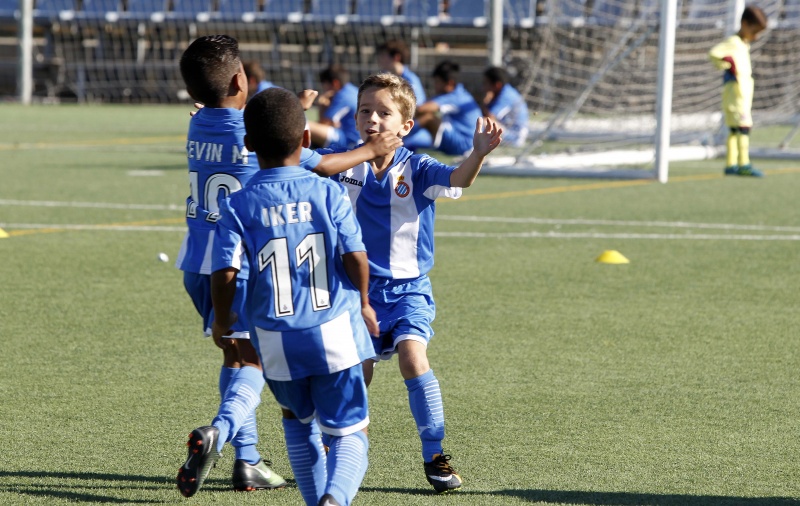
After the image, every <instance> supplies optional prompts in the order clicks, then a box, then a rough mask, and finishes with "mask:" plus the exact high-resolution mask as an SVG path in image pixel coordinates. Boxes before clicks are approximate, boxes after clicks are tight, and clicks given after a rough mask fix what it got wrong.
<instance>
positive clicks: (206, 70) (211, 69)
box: [180, 35, 242, 107]
mask: <svg viewBox="0 0 800 506" xmlns="http://www.w3.org/2000/svg"><path fill="white" fill-rule="evenodd" d="M241 66H242V60H241V57H240V55H239V42H237V40H236V39H234V38H233V37H230V36H228V35H208V36H205V37H200V38H199V39H196V40H195V41H194V42H192V43H191V44H189V47H188V48H186V51H184V52H183V55H182V56H181V62H180V67H181V76H183V82H184V83H186V88H187V90H188V91H189V95H191V96H192V98H193V99H195V100H197V101H198V102H202V103H204V104H205V105H207V106H210V107H216V106H217V105H218V104H219V103H220V102H221V101H222V100H223V99H224V98H225V96H226V95H227V94H228V87H229V86H230V83H231V79H233V76H235V75H236V74H237V73H238V72H240V71H241Z"/></svg>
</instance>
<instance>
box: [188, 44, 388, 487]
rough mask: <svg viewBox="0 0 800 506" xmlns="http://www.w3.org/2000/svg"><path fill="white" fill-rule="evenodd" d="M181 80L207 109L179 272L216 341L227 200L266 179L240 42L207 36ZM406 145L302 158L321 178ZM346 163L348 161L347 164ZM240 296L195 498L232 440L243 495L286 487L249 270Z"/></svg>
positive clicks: (195, 128) (196, 464)
mask: <svg viewBox="0 0 800 506" xmlns="http://www.w3.org/2000/svg"><path fill="white" fill-rule="evenodd" d="M180 69H181V75H182V76H183V78H184V81H185V83H186V87H187V89H188V91H189V93H190V95H191V96H192V98H194V99H195V100H198V101H200V102H203V104H204V106H203V107H202V108H200V110H198V111H197V112H196V113H195V114H194V115H193V117H192V119H191V122H190V125H189V132H188V135H187V142H186V154H187V158H188V163H189V187H190V195H189V197H188V198H187V199H186V225H187V227H188V231H187V233H186V236H185V238H184V241H183V244H182V246H181V249H180V253H179V254H178V258H177V261H176V266H177V267H178V268H179V269H181V270H182V271H184V287H185V288H186V291H187V293H188V294H189V296H190V298H191V300H192V302H193V303H194V306H195V308H196V309H197V311H198V313H199V314H200V316H201V317H202V318H203V330H204V331H205V334H206V335H211V326H212V321H213V309H212V301H211V279H210V275H211V250H212V246H213V243H214V228H215V223H216V221H217V220H218V219H219V199H220V197H226V196H228V195H229V194H231V193H233V192H236V191H238V190H240V189H241V188H242V187H243V186H244V185H245V184H246V183H247V181H249V179H250V178H251V177H252V176H253V174H255V173H256V172H258V165H257V160H256V157H255V156H252V155H251V154H250V153H249V151H248V150H247V148H246V147H245V144H244V135H245V130H244V116H243V112H242V109H244V106H245V103H246V102H247V90H248V88H247V79H246V77H245V73H244V69H243V66H242V62H241V59H240V54H239V45H238V42H237V41H236V39H234V38H232V37H229V36H226V35H211V36H206V37H200V38H198V39H197V40H195V41H194V42H192V43H191V45H189V47H188V48H187V49H186V51H185V52H184V54H183V55H182V57H181V60H180ZM399 145H400V140H399V139H397V137H396V136H393V135H391V134H388V135H386V136H383V137H382V138H381V139H378V142H372V143H367V144H365V145H363V146H361V147H359V148H358V149H355V150H352V151H350V152H348V153H342V154H337V155H332V156H330V155H328V156H324V157H323V156H320V155H319V154H317V153H314V152H313V151H309V150H304V151H303V152H302V160H301V165H302V166H304V167H306V168H308V169H313V170H314V171H315V172H317V173H319V174H321V175H330V174H332V173H335V172H336V171H341V170H344V169H345V168H348V167H352V166H353V165H354V164H356V163H360V162H362V161H364V160H368V159H371V158H372V157H374V156H375V155H376V153H386V152H390V151H392V150H393V149H394V148H395V147H396V146H399ZM342 156H344V158H339V157H342ZM237 283H238V285H239V287H240V289H239V290H238V291H237V297H236V299H235V304H236V311H237V312H238V313H239V321H238V322H237V323H235V324H234V326H233V334H232V337H233V338H234V339H233V340H232V341H231V342H230V344H229V345H227V346H225V347H222V346H220V347H221V348H222V350H223V364H222V367H221V369H220V373H219V392H220V397H221V403H220V406H219V409H218V411H217V416H216V417H215V418H214V420H213V421H212V424H211V425H210V426H204V427H199V428H197V429H195V430H194V431H193V432H192V433H191V435H190V437H189V442H188V446H189V452H188V456H187V459H186V462H185V463H184V464H183V466H182V467H181V469H180V470H179V472H178V476H177V484H178V488H179V489H180V491H181V493H182V494H183V495H184V496H186V497H190V496H192V495H194V494H195V493H196V492H197V491H198V490H199V489H200V487H201V486H202V484H203V481H204V480H205V479H206V477H207V476H208V473H209V471H210V469H211V466H210V465H207V464H206V463H207V462H208V460H209V458H208V455H202V454H199V453H198V447H200V446H202V447H204V448H207V449H208V451H210V452H213V453H214V454H216V455H218V454H219V453H220V452H221V451H222V447H223V446H224V444H225V443H226V442H227V441H230V442H231V445H232V446H233V447H234V449H235V454H236V462H235V463H234V471H233V486H234V488H236V489H237V490H255V489H270V488H276V487H282V486H284V485H285V481H284V480H283V478H281V477H280V476H278V475H277V474H275V473H274V472H273V471H272V470H271V469H270V468H269V466H268V463H267V461H264V460H263V459H262V458H261V456H260V454H259V452H258V450H257V449H256V446H255V445H256V443H257V442H258V432H257V429H256V421H255V408H256V406H258V404H259V402H260V399H261V391H262V389H263V387H264V378H263V376H262V373H261V363H260V361H259V358H258V355H257V353H256V351H255V349H254V348H253V346H252V344H251V342H250V329H249V325H248V321H247V313H246V311H244V307H245V292H246V286H247V266H243V267H242V269H241V270H240V273H239V277H238V278H237Z"/></svg>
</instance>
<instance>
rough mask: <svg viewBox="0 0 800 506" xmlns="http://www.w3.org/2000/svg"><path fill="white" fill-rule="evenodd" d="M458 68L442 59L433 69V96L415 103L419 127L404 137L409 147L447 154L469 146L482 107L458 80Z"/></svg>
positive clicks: (459, 151)
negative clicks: (417, 104) (420, 102)
mask: <svg viewBox="0 0 800 506" xmlns="http://www.w3.org/2000/svg"><path fill="white" fill-rule="evenodd" d="M459 69H460V67H459V65H458V63H456V62H453V61H448V60H445V61H443V62H441V63H439V64H438V65H437V66H436V68H435V69H434V70H433V74H432V75H433V88H434V91H435V92H436V96H435V97H433V98H432V99H430V100H428V101H427V102H425V103H423V104H420V105H419V106H417V110H416V124H417V125H419V126H420V129H419V130H418V131H416V133H414V134H413V135H411V136H410V137H408V138H406V139H404V145H405V146H406V147H407V148H408V149H412V150H416V149H420V148H434V149H437V150H439V151H442V152H444V153H446V154H448V155H464V154H466V153H467V152H468V151H469V150H470V149H472V133H473V131H474V130H475V121H477V119H478V118H479V117H480V116H481V108H480V106H479V105H478V103H477V102H476V101H475V99H474V98H472V95H470V93H469V92H468V91H467V90H466V89H465V88H464V85H463V84H461V83H460V82H458V75H459Z"/></svg>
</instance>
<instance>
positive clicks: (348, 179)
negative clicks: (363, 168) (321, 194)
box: [339, 176, 364, 186]
mask: <svg viewBox="0 0 800 506" xmlns="http://www.w3.org/2000/svg"><path fill="white" fill-rule="evenodd" d="M339 181H341V182H342V183H347V184H353V185H356V186H364V182H363V181H359V180H358V179H353V178H352V177H347V176H341V177H340V178H339Z"/></svg>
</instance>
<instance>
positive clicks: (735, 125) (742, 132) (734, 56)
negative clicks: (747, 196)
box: [708, 5, 767, 177]
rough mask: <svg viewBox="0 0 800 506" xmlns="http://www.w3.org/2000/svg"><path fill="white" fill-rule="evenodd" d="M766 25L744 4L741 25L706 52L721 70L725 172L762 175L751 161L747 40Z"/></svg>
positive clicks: (763, 18) (755, 10)
mask: <svg viewBox="0 0 800 506" xmlns="http://www.w3.org/2000/svg"><path fill="white" fill-rule="evenodd" d="M766 28H767V16H766V14H764V11H763V10H761V9H760V8H759V7H756V6H754V5H749V6H747V7H745V9H744V12H743V13H742V22H741V28H740V29H739V32H738V33H737V34H736V35H731V36H730V37H728V38H727V39H725V40H724V41H722V42H720V43H719V44H717V45H716V46H714V47H713V48H711V51H709V53H708V55H709V57H710V58H711V61H712V62H713V63H714V66H716V67H717V69H719V70H723V71H724V73H723V75H722V82H723V85H722V112H723V114H724V115H725V125H727V127H728V128H729V129H730V133H729V134H728V141H727V157H726V160H725V174H726V175H729V176H754V177H762V176H763V175H764V174H763V173H762V172H761V171H760V170H758V169H754V168H753V166H752V165H751V164H750V129H751V128H752V127H753V117H752V116H751V115H750V109H751V108H752V106H753V88H754V86H753V75H752V66H751V64H750V43H751V42H755V41H756V40H758V37H759V35H761V32H763V31H764V29H766Z"/></svg>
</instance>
